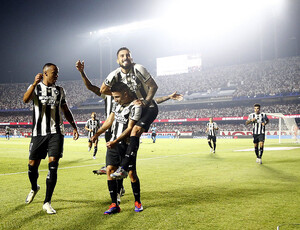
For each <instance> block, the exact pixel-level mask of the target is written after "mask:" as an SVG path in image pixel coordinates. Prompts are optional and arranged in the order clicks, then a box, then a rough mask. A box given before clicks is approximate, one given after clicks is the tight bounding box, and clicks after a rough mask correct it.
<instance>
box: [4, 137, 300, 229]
mask: <svg viewBox="0 0 300 230" xmlns="http://www.w3.org/2000/svg"><path fill="white" fill-rule="evenodd" d="M29 141H30V139H14V138H12V139H11V140H9V141H7V140H5V139H4V138H1V139H0V185H1V186H0V187H1V188H0V204H1V205H0V220H1V221H0V229H13V230H14V229H156V230H157V229H205V230H207V229H214V230H215V229H251V230H252V229H276V227H277V226H278V225H282V227H281V228H280V230H281V229H299V228H300V225H292V224H297V223H300V173H299V169H300V148H298V149H293V150H281V151H275V150H269V151H267V150H266V151H265V152H264V156H263V164H262V165H258V164H256V163H255V160H256V158H255V154H254V152H253V151H245V152H236V151H235V150H240V149H248V148H251V147H252V146H253V144H252V139H241V140H240V139H236V140H234V139H218V140H217V152H216V154H211V153H210V152H209V147H208V145H207V142H206V140H205V139H180V140H179V141H176V140H173V139H157V142H156V143H155V144H153V143H151V140H150V139H143V143H142V144H141V146H140V150H139V153H138V162H137V170H138V175H139V178H140V181H141V200H142V204H143V206H144V211H143V212H141V213H135V212H134V199H133V195H132V190H131V185H130V181H129V179H128V178H127V179H126V180H125V181H124V186H125V189H126V194H125V196H124V197H122V202H121V212H120V213H119V214H115V215H112V216H105V215H103V212H104V211H105V210H106V209H107V208H108V206H109V205H110V196H109V193H108V189H107V181H106V176H103V175H102V176H96V175H94V174H93V173H92V170H94V169H98V168H100V167H101V166H103V165H104V162H105V144H104V140H103V139H101V140H100V144H99V149H100V150H99V151H98V154H97V159H96V160H93V159H92V153H91V152H88V151H87V139H85V138H82V139H79V140H78V141H73V140H72V139H69V138H66V139H65V145H64V157H63V158H62V159H61V161H60V165H59V170H58V182H57V185H56V188H55V191H54V195H53V198H52V206H53V207H54V209H56V211H57V214H56V215H48V214H46V213H45V212H43V211H42V204H43V200H44V196H45V187H46V184H45V180H46V174H47V160H44V161H42V163H41V166H40V176H39V180H38V184H39V185H40V186H41V190H40V191H39V193H38V194H37V196H36V197H35V199H34V201H33V202H32V203H31V204H29V205H25V198H26V196H27V194H28V193H29V191H30V183H29V180H28V177H27V164H28V147H29ZM282 146H290V147H300V146H299V144H298V145H297V144H287V143H286V144H278V140H266V147H282Z"/></svg>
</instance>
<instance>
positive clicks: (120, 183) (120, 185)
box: [117, 178, 123, 193]
mask: <svg viewBox="0 0 300 230" xmlns="http://www.w3.org/2000/svg"><path fill="white" fill-rule="evenodd" d="M122 188H123V178H122V179H118V180H117V191H118V193H120V191H121V189H122Z"/></svg>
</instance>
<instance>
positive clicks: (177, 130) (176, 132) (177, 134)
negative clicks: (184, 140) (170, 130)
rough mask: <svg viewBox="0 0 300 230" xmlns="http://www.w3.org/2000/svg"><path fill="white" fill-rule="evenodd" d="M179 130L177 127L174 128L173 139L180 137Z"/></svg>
mask: <svg viewBox="0 0 300 230" xmlns="http://www.w3.org/2000/svg"><path fill="white" fill-rule="evenodd" d="M180 134H181V133H180V131H179V129H176V130H175V139H177V141H179V137H180Z"/></svg>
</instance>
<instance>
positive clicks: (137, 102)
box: [133, 99, 144, 106]
mask: <svg viewBox="0 0 300 230" xmlns="http://www.w3.org/2000/svg"><path fill="white" fill-rule="evenodd" d="M133 104H135V105H140V106H143V105H144V104H143V102H142V100H140V99H136V100H134V101H133Z"/></svg>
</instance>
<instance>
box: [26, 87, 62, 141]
mask: <svg viewBox="0 0 300 230" xmlns="http://www.w3.org/2000/svg"><path fill="white" fill-rule="evenodd" d="M64 104H66V100H65V91H64V89H63V88H62V87H60V86H56V85H51V86H46V85H45V84H44V83H43V82H40V83H38V84H37V86H36V87H35V89H34V92H33V125H32V136H46V135H47V134H54V133H60V134H64V125H63V120H62V109H61V107H62V105H64Z"/></svg>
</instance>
